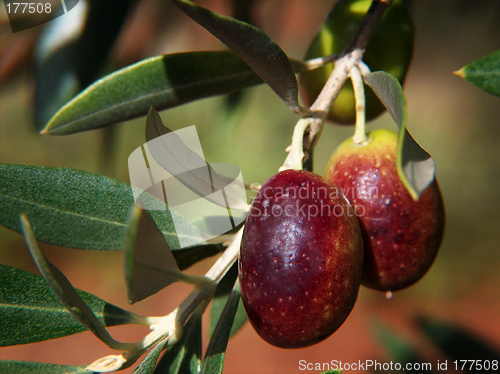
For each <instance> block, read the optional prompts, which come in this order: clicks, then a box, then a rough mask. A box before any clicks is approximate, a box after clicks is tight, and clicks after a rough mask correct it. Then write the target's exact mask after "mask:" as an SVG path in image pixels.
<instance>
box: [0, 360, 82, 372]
mask: <svg viewBox="0 0 500 374" xmlns="http://www.w3.org/2000/svg"><path fill="white" fill-rule="evenodd" d="M0 372H1V373H3V374H39V373H51V374H88V373H89V372H88V371H87V370H85V366H68V365H55V364H45V363H42V362H26V361H0Z"/></svg>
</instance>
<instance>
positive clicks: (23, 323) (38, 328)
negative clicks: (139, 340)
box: [0, 264, 142, 373]
mask: <svg viewBox="0 0 500 374" xmlns="http://www.w3.org/2000/svg"><path fill="white" fill-rule="evenodd" d="M0 284H1V285H2V290H1V292H0V313H1V315H2V328H1V329H0V342H1V346H9V345H16V344H27V343H34V342H39V341H44V340H48V339H55V338H59V337H62V336H67V335H72V334H76V333H78V332H81V331H85V330H86V329H85V327H84V326H83V325H82V324H81V323H79V322H78V320H76V319H75V318H74V317H73V316H72V315H71V313H70V312H69V310H68V309H66V308H65V307H64V305H63V304H62V303H61V302H60V301H59V299H58V298H57V297H56V295H55V294H54V293H53V292H52V291H51V289H50V288H49V286H48V285H47V282H46V281H45V280H44V278H43V277H41V276H40V275H36V274H32V273H29V272H27V271H23V270H20V269H16V268H14V267H11V266H7V265H2V264H0ZM76 292H77V293H78V295H79V296H80V297H81V298H82V300H83V301H84V302H85V303H86V304H87V305H88V306H89V308H90V309H91V310H92V312H93V313H94V314H95V315H96V317H97V319H98V320H99V322H100V323H102V324H103V325H104V326H117V325H124V324H131V323H142V321H141V319H140V318H139V317H138V316H137V315H135V314H134V313H132V312H129V311H126V310H124V309H121V308H118V307H116V306H114V305H112V304H109V303H107V302H105V301H104V300H102V299H100V298H98V297H96V296H94V295H92V294H90V293H87V292H85V291H81V290H77V291H76ZM2 373H3V371H2Z"/></svg>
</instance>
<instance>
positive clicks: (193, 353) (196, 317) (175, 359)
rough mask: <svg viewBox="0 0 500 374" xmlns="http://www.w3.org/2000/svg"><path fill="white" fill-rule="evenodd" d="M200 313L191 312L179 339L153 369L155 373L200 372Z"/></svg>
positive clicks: (192, 373)
mask: <svg viewBox="0 0 500 374" xmlns="http://www.w3.org/2000/svg"><path fill="white" fill-rule="evenodd" d="M201 315H202V313H201V311H200V312H199V311H195V312H193V314H192V316H191V317H190V318H189V320H188V321H187V323H186V325H185V326H184V333H183V335H182V338H181V340H179V341H178V342H177V343H176V344H175V345H173V346H172V347H170V348H169V349H168V350H167V351H166V352H165V354H164V355H163V357H162V358H161V360H160V362H159V363H158V367H157V368H156V370H155V371H154V373H155V374H198V373H199V372H200V368H201ZM134 374H135V373H134ZM137 374H139V373H137ZM145 374H146V373H145Z"/></svg>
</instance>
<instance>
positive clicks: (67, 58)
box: [35, 0, 133, 130]
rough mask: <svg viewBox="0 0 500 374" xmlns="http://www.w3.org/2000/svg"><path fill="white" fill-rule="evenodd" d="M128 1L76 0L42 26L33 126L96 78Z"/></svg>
mask: <svg viewBox="0 0 500 374" xmlns="http://www.w3.org/2000/svg"><path fill="white" fill-rule="evenodd" d="M132 2H133V0H108V1H89V0H80V1H79V2H78V4H77V6H75V7H74V9H71V11H69V9H68V13H67V14H65V15H64V17H59V18H57V19H56V20H54V21H52V22H50V23H48V24H47V25H46V26H45V27H44V29H43V31H42V34H41V36H40V38H39V41H38V45H37V48H36V57H35V66H36V91H35V123H36V127H37V129H39V130H41V129H43V127H44V126H45V124H46V123H47V121H48V120H49V119H50V118H51V117H52V116H53V115H54V114H55V113H56V112H57V110H58V109H59V108H60V107H61V106H63V105H64V104H66V103H67V102H68V101H69V100H70V99H72V98H73V97H74V96H75V95H76V94H78V93H79V92H80V91H81V90H82V89H83V88H85V87H87V86H88V85H89V84H90V83H92V82H93V81H94V80H95V79H97V78H98V74H99V69H101V67H102V64H103V62H104V61H105V59H106V57H107V55H108V53H109V51H110V49H111V47H112V46H113V43H114V41H115V39H116V36H117V35H118V33H119V31H120V27H121V25H122V23H123V21H124V19H125V17H126V15H127V13H128V10H129V6H130V4H131V3H132ZM103 19H106V22H102V20H103Z"/></svg>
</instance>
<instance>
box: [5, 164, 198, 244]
mask: <svg viewBox="0 0 500 374" xmlns="http://www.w3.org/2000/svg"><path fill="white" fill-rule="evenodd" d="M144 199H146V200H147V201H151V205H154V202H155V201H156V199H154V198H153V197H152V196H151V195H148V194H144ZM132 204H134V198H133V194H132V189H131V187H130V186H129V185H127V184H126V183H123V182H120V181H117V180H115V179H112V178H108V177H105V176H101V175H97V174H92V173H87V172H84V171H79V170H72V169H66V168H51V167H40V166H30V165H15V164H0V206H2V210H1V212H0V224H1V225H2V226H5V227H7V228H9V229H11V230H14V231H17V232H21V226H20V222H19V217H20V215H21V213H26V214H27V215H28V217H29V219H30V222H31V224H32V227H33V231H34V232H35V235H36V237H37V239H38V240H40V241H42V242H46V243H50V244H55V245H60V246H63V247H69V248H79V249H100V250H119V249H122V248H123V237H124V234H125V226H126V220H127V214H128V211H129V208H130V206H132ZM151 216H152V217H153V219H154V220H155V222H156V224H157V225H158V227H159V229H160V231H161V232H162V233H163V235H164V236H165V239H166V240H167V242H168V244H169V246H170V248H172V249H177V248H179V237H182V239H183V242H184V243H187V244H189V243H192V245H197V244H199V243H200V241H201V240H202V239H203V236H202V235H201V234H200V230H199V229H198V228H196V227H195V226H194V225H193V224H191V223H190V222H189V221H187V220H185V219H184V218H183V217H182V216H180V215H179V214H177V213H175V211H172V210H169V209H165V210H156V211H152V212H151ZM186 246H187V245H186Z"/></svg>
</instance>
